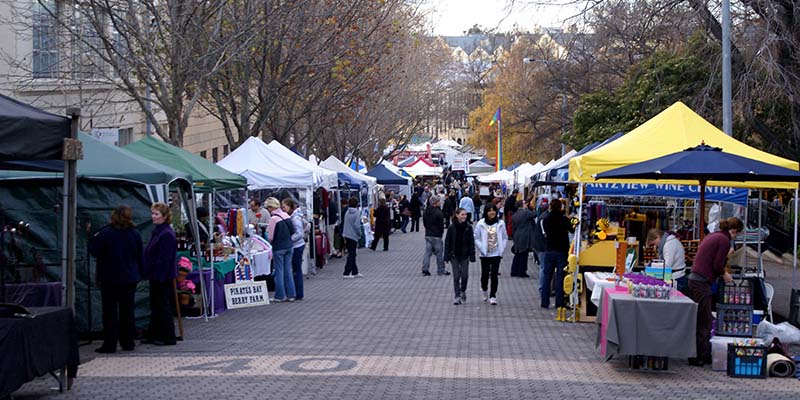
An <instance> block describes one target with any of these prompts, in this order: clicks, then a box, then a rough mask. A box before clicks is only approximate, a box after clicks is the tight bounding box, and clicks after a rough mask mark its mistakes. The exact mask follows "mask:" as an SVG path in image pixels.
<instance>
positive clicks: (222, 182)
mask: <svg viewBox="0 0 800 400" xmlns="http://www.w3.org/2000/svg"><path fill="white" fill-rule="evenodd" d="M124 149H125V150H128V151H130V152H132V153H134V154H138V155H140V156H142V157H144V158H147V159H149V160H152V161H155V162H157V163H159V164H162V165H166V166H169V167H171V168H173V169H175V170H178V171H183V172H186V173H188V174H190V175H191V176H192V184H193V185H194V191H195V192H200V193H208V192H211V191H224V190H234V189H242V188H246V187H247V179H245V178H244V177H242V176H239V175H236V174H234V173H232V172H229V171H228V170H226V169H224V168H222V167H218V166H217V165H216V164H214V163H212V162H211V161H208V160H206V159H205V158H203V157H200V156H198V155H195V154H192V153H190V152H188V151H186V150H183V149H181V148H179V147H175V146H173V145H171V144H169V143H166V142H164V141H162V140H158V139H156V138H153V137H147V138H144V139H142V140H139V141H137V142H135V143H132V144H129V145H127V146H125V147H124Z"/></svg>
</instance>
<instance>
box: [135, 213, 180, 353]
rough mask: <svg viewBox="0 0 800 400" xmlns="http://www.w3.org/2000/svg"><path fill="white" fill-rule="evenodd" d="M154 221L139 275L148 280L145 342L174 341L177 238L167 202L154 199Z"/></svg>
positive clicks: (166, 343) (170, 344)
mask: <svg viewBox="0 0 800 400" xmlns="http://www.w3.org/2000/svg"><path fill="white" fill-rule="evenodd" d="M150 218H151V220H152V221H153V224H154V225H155V228H153V233H152V234H151V235H150V242H148V243H147V248H145V251H144V257H143V260H142V277H143V278H145V279H147V280H148V281H149V283H150V326H149V327H148V330H147V333H146V334H145V340H144V343H151V344H155V345H167V346H172V345H175V322H174V321H173V320H172V318H173V313H174V312H175V277H176V276H177V275H178V264H177V260H176V258H177V251H178V240H177V238H176V237H175V232H174V231H173V230H172V227H171V226H170V223H171V222H172V215H171V214H170V211H169V206H168V205H166V204H164V203H161V202H159V203H155V204H153V205H152V207H150Z"/></svg>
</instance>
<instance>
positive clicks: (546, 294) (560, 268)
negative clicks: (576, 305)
mask: <svg viewBox="0 0 800 400" xmlns="http://www.w3.org/2000/svg"><path fill="white" fill-rule="evenodd" d="M566 265H567V253H562V252H559V251H546V252H544V256H543V257H542V272H541V274H539V297H540V301H541V302H540V303H539V304H540V305H541V306H542V307H544V308H548V307H550V281H551V280H552V279H553V275H554V274H555V277H556V279H555V282H554V283H553V284H554V285H555V286H556V307H564V306H565V305H566V301H565V300H564V267H565V266H566Z"/></svg>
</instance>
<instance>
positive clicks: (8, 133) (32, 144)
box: [0, 95, 70, 161]
mask: <svg viewBox="0 0 800 400" xmlns="http://www.w3.org/2000/svg"><path fill="white" fill-rule="evenodd" d="M69 128H70V119H69V118H67V117H62V116H58V115H55V114H51V113H49V112H46V111H42V110H40V109H38V108H35V107H32V106H29V105H27V104H23V103H20V102H19V101H16V100H14V99H12V98H10V97H6V96H3V95H0V161H33V160H60V159H61V149H62V146H63V143H64V139H65V138H67V137H68V136H69V132H70V129H69ZM20 132H25V134H20Z"/></svg>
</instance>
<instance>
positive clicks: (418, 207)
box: [409, 193, 423, 232]
mask: <svg viewBox="0 0 800 400" xmlns="http://www.w3.org/2000/svg"><path fill="white" fill-rule="evenodd" d="M422 206H423V205H422V199H421V198H420V196H419V195H418V194H416V193H414V195H413V196H411V205H410V206H409V208H410V209H411V229H410V230H411V232H419V219H420V218H421V217H422Z"/></svg>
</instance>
